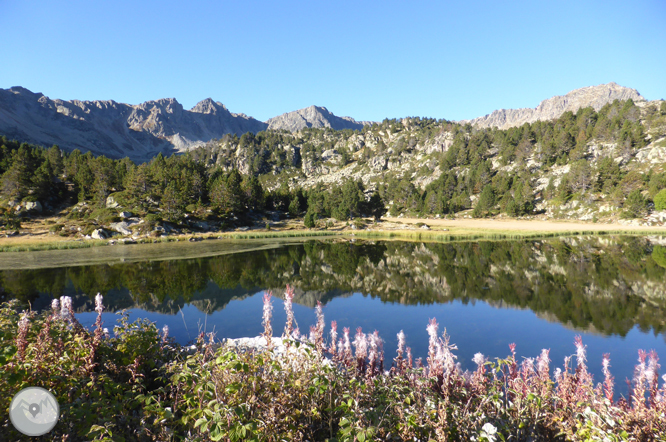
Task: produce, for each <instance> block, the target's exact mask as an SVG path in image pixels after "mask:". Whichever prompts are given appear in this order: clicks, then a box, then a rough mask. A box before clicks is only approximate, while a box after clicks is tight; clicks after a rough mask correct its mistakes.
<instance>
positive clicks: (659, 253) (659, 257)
mask: <svg viewBox="0 0 666 442" xmlns="http://www.w3.org/2000/svg"><path fill="white" fill-rule="evenodd" d="M652 259H653V260H654V262H656V263H657V264H659V265H660V266H661V267H663V268H665V269H666V247H664V246H659V245H655V246H654V248H653V249H652Z"/></svg>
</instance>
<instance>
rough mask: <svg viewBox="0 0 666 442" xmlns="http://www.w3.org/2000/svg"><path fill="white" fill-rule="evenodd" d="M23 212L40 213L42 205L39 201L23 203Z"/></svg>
mask: <svg viewBox="0 0 666 442" xmlns="http://www.w3.org/2000/svg"><path fill="white" fill-rule="evenodd" d="M25 210H27V211H35V212H41V211H42V203H40V202H39V201H28V202H26V203H25Z"/></svg>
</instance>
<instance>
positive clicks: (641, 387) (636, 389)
mask: <svg viewBox="0 0 666 442" xmlns="http://www.w3.org/2000/svg"><path fill="white" fill-rule="evenodd" d="M646 358H647V353H646V352H645V350H638V365H636V367H635V368H634V379H633V381H634V386H633V394H631V401H632V405H633V406H634V408H637V407H642V406H643V405H645V381H646V374H645V371H646V366H645V359H646ZM630 391H631V390H630Z"/></svg>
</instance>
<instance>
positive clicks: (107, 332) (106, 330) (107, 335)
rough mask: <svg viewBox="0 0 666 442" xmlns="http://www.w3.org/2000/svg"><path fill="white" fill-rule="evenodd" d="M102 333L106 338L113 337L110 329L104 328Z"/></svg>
mask: <svg viewBox="0 0 666 442" xmlns="http://www.w3.org/2000/svg"><path fill="white" fill-rule="evenodd" d="M102 332H103V333H104V337H105V338H107V339H109V338H110V337H111V335H109V329H108V328H106V327H104V328H103V329H102Z"/></svg>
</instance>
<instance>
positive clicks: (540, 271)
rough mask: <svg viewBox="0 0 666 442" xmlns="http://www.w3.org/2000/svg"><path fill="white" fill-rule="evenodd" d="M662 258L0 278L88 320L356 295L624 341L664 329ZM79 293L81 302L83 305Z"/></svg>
mask: <svg viewBox="0 0 666 442" xmlns="http://www.w3.org/2000/svg"><path fill="white" fill-rule="evenodd" d="M665 250H666V248H665V247H664V246H661V245H654V244H653V243H652V242H651V241H650V240H649V239H647V238H639V237H589V238H559V239H553V240H539V241H482V242H476V243H473V242H460V243H444V244H441V243H411V242H372V243H370V242H356V243H352V242H348V241H342V242H340V241H338V242H321V241H311V242H306V243H304V244H299V245H291V246H286V247H282V248H276V249H269V250H260V251H254V252H245V253H238V254H233V255H223V256H217V257H211V258H199V259H187V260H172V261H159V262H155V261H153V262H139V263H115V264H113V265H94V266H79V267H69V268H55V269H39V270H5V271H0V286H1V287H2V288H3V289H4V291H5V295H4V296H5V299H7V298H8V297H17V298H19V299H22V300H24V301H30V302H31V303H32V305H33V308H35V309H39V308H44V307H46V306H47V305H48V303H50V299H51V298H52V297H57V296H61V295H63V294H66V295H70V296H73V298H74V306H75V308H76V310H77V311H79V312H84V311H92V309H93V303H94V295H95V294H96V293H98V292H101V293H102V294H103V295H105V298H104V299H105V302H104V304H105V306H106V307H107V309H108V310H110V311H118V310H121V309H142V310H145V311H148V312H159V313H165V314H175V313H177V312H178V311H179V310H180V309H181V308H182V307H183V306H184V305H185V304H190V305H192V306H195V307H196V308H197V309H199V310H200V311H202V312H205V313H208V314H210V313H213V312H216V311H219V310H222V309H224V308H225V306H227V305H228V303H229V302H230V301H232V300H235V299H239V300H240V299H244V298H246V297H248V296H250V295H253V294H255V293H256V292H258V291H260V290H264V289H273V293H274V294H275V295H276V296H278V297H281V296H282V293H283V291H284V287H285V286H286V285H287V284H290V285H291V286H293V287H295V289H296V297H295V299H294V302H295V303H297V304H301V305H304V306H307V307H314V306H315V304H316V302H317V301H321V302H322V303H323V304H327V303H328V302H330V301H331V300H332V299H334V298H336V297H339V296H346V295H350V294H352V293H362V294H364V295H366V296H370V297H372V298H378V299H380V300H381V301H382V302H384V303H386V302H392V303H400V304H404V305H427V304H443V303H449V302H451V301H454V300H460V301H461V302H462V303H468V302H470V301H472V300H480V301H485V302H486V303H488V304H489V305H492V306H497V307H513V308H520V309H529V310H532V311H533V312H535V313H537V315H538V316H539V317H541V318H544V319H547V320H549V321H557V322H560V323H562V324H565V325H566V326H567V327H572V328H574V329H576V330H581V331H593V332H595V333H600V334H603V335H613V334H617V335H620V336H625V335H626V334H627V333H628V332H629V330H631V329H632V328H633V327H634V326H638V327H639V328H640V330H641V331H643V332H649V331H652V332H653V333H655V334H661V333H663V332H664V330H665V328H666V314H665V313H666V290H665V289H666V277H665V276H666V259H665V258H664V257H665V256H666V253H664V251H665ZM84 294H85V295H84Z"/></svg>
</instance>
